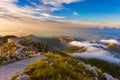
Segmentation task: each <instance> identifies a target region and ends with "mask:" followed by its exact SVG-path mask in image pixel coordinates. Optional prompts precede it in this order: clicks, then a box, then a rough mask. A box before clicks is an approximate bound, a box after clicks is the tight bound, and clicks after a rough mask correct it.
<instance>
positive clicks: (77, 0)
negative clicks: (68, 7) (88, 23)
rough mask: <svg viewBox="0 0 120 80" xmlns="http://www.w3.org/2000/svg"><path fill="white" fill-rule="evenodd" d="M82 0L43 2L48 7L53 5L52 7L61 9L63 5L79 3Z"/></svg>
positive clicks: (43, 0) (44, 0) (47, 0)
mask: <svg viewBox="0 0 120 80" xmlns="http://www.w3.org/2000/svg"><path fill="white" fill-rule="evenodd" d="M79 1H81V0H51V1H49V0H42V2H43V3H44V4H46V5H51V6H56V7H59V6H61V5H62V4H63V3H65V4H70V3H74V2H79Z"/></svg>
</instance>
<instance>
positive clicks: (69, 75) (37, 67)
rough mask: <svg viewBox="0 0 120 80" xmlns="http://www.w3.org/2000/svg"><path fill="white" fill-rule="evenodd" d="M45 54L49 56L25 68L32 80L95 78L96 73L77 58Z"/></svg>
mask: <svg viewBox="0 0 120 80" xmlns="http://www.w3.org/2000/svg"><path fill="white" fill-rule="evenodd" d="M45 55H46V56H47V57H48V58H46V59H43V60H38V61H36V62H34V63H31V64H30V65H29V66H28V67H27V68H26V69H25V71H24V73H25V74H27V75H29V76H30V78H31V80H94V78H93V77H94V74H93V73H92V72H91V71H89V70H87V69H86V68H85V67H84V66H83V65H79V64H77V60H76V59H74V58H72V57H69V56H68V57H64V56H61V55H58V54H50V53H47V54H45ZM83 72H84V73H85V74H83ZM100 74H101V73H100ZM12 80H15V79H12ZM99 80H102V77H99Z"/></svg>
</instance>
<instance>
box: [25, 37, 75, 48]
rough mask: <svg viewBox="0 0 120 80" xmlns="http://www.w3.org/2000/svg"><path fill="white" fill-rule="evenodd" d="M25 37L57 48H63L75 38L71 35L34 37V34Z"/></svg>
mask: <svg viewBox="0 0 120 80" xmlns="http://www.w3.org/2000/svg"><path fill="white" fill-rule="evenodd" d="M26 37H27V38H30V39H32V40H33V41H35V42H42V43H44V44H47V45H49V46H50V47H53V48H55V49H57V50H63V49H65V48H67V47H68V45H67V44H68V43H69V42H70V41H73V40H74V39H75V38H74V37H72V36H63V35H62V36H59V37H36V36H34V35H28V36H26Z"/></svg>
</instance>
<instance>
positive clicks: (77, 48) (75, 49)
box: [63, 46, 86, 53]
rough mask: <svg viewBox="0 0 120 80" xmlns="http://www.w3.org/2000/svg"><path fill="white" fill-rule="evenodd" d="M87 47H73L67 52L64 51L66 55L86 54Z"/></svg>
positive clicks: (66, 50)
mask: <svg viewBox="0 0 120 80" xmlns="http://www.w3.org/2000/svg"><path fill="white" fill-rule="evenodd" d="M85 51H86V48H85V47H77V46H71V47H69V48H67V49H65V50H63V52H64V53H75V52H79V53H80V52H85Z"/></svg>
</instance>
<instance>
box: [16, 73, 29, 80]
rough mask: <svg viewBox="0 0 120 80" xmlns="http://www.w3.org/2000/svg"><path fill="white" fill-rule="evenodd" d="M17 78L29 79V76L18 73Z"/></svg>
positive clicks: (18, 79)
mask: <svg viewBox="0 0 120 80" xmlns="http://www.w3.org/2000/svg"><path fill="white" fill-rule="evenodd" d="M17 80H30V77H29V75H26V74H20V75H19V76H18V77H17Z"/></svg>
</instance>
